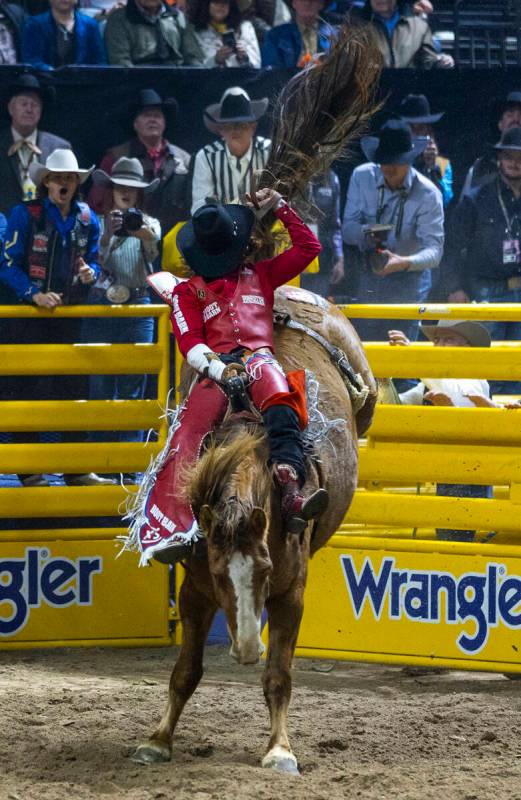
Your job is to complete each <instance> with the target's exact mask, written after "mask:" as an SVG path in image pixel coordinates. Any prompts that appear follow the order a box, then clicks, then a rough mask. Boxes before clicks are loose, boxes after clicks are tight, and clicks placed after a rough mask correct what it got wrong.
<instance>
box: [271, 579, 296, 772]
mask: <svg viewBox="0 0 521 800" xmlns="http://www.w3.org/2000/svg"><path fill="white" fill-rule="evenodd" d="M303 595H304V587H303V586H301V587H296V588H294V589H293V590H291V591H290V592H288V593H287V594H285V595H281V596H280V597H273V598H271V599H269V600H268V601H267V603H266V609H267V611H268V622H269V631H270V638H269V649H268V656H267V660H266V668H265V670H264V676H263V689H264V697H265V698H266V703H267V704H268V708H269V711H270V720H271V737H270V741H269V746H268V752H267V753H266V755H265V756H264V758H263V759H262V766H263V767H268V768H270V769H275V770H277V771H278V772H288V773H290V774H293V775H298V774H299V771H298V767H297V759H296V758H295V756H294V755H293V753H292V752H291V747H290V744H289V738H288V707H289V701H290V698H291V665H292V662H293V653H294V651H295V646H296V643H297V636H298V631H299V627H300V620H301V619H302V612H303V609H304V602H303Z"/></svg>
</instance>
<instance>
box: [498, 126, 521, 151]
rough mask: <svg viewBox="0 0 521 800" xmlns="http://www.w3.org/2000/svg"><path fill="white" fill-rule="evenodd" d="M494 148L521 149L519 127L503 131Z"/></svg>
mask: <svg viewBox="0 0 521 800" xmlns="http://www.w3.org/2000/svg"><path fill="white" fill-rule="evenodd" d="M494 150H521V128H510V130H509V131H505V133H504V134H503V136H502V137H501V139H500V141H499V142H498V143H497V144H495V145H494Z"/></svg>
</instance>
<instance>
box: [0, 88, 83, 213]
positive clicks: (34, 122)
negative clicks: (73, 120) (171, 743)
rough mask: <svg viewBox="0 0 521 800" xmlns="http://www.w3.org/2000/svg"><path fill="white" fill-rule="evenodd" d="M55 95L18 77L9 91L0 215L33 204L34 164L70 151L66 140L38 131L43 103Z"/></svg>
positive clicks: (2, 132) (0, 142) (2, 135)
mask: <svg viewBox="0 0 521 800" xmlns="http://www.w3.org/2000/svg"><path fill="white" fill-rule="evenodd" d="M53 96H54V91H53V90H52V89H50V88H44V87H43V86H42V85H41V83H40V81H39V80H38V78H36V77H35V76H34V75H29V74H28V73H24V74H22V75H20V76H19V77H18V78H17V79H16V80H15V81H14V82H13V83H12V84H11V85H10V86H9V88H8V91H7V98H6V101H7V103H6V105H7V112H8V114H9V117H10V122H11V124H10V126H9V127H5V128H2V129H0V186H1V187H2V188H1V191H0V211H2V212H3V213H4V214H8V213H9V211H10V210H11V208H12V207H13V206H14V205H16V204H17V203H21V202H22V200H32V199H34V197H35V192H36V187H35V185H34V183H33V182H32V180H31V178H30V176H29V167H30V165H31V164H32V163H33V161H45V160H46V159H47V158H48V156H50V154H51V153H52V152H53V150H56V149H57V148H62V149H70V147H71V145H70V144H69V142H67V141H65V139H61V138H60V137H59V136H55V135H54V134H53V133H47V131H42V130H40V129H39V128H38V125H39V123H40V118H41V116H42V111H43V108H44V103H46V102H50V101H51V99H52V97H53Z"/></svg>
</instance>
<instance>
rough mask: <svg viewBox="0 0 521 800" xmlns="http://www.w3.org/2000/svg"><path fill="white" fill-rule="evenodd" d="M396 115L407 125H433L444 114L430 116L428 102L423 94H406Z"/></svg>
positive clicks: (441, 112) (442, 112)
mask: <svg viewBox="0 0 521 800" xmlns="http://www.w3.org/2000/svg"><path fill="white" fill-rule="evenodd" d="M398 113H399V116H400V119H401V120H402V121H403V122H407V123H408V124H409V125H415V124H417V125H421V124H424V125H433V124H434V123H435V122H439V121H440V119H441V118H442V117H443V115H444V113H445V112H444V111H440V112H439V113H438V114H431V107H430V104H429V101H428V99H427V98H426V97H425V95H424V94H408V95H407V97H404V98H403V100H402V102H401V103H400V107H399V109H398Z"/></svg>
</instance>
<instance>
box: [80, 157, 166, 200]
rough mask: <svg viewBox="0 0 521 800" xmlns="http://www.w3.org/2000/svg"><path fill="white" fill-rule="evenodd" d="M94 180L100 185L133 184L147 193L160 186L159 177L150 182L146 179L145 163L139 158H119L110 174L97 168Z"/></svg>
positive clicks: (135, 187) (132, 185)
mask: <svg viewBox="0 0 521 800" xmlns="http://www.w3.org/2000/svg"><path fill="white" fill-rule="evenodd" d="M92 180H93V181H94V183H96V184H97V185H98V186H110V185H111V184H114V185H115V186H131V187H132V188H134V189H143V190H144V192H145V194H147V193H148V192H153V191H154V189H157V187H158V186H159V178H155V179H154V180H153V181H150V183H146V181H145V180H144V172H143V165H142V163H141V161H140V160H139V159H138V158H125V157H124V156H123V157H122V158H119V159H118V160H117V161H116V163H115V164H114V166H113V167H112V173H111V174H110V175H109V174H108V173H106V172H104V170H102V169H97V170H96V171H95V172H94V174H93V176H92Z"/></svg>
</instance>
